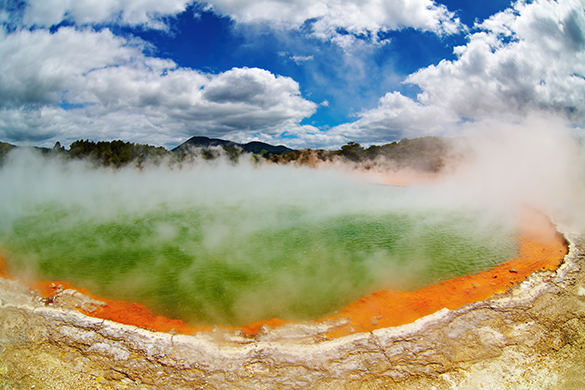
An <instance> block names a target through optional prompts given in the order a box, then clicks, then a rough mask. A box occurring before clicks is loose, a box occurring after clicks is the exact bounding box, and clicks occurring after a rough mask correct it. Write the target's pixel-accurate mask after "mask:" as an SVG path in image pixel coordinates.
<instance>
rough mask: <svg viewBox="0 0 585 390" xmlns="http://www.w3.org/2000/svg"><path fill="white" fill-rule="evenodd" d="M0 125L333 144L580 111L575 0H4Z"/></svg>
mask: <svg viewBox="0 0 585 390" xmlns="http://www.w3.org/2000/svg"><path fill="white" fill-rule="evenodd" d="M0 20H1V21H2V24H3V28H2V31H1V32H0V58H2V61H1V63H0V140H1V141H4V142H11V143H14V144H35V145H43V146H52V145H53V144H54V143H55V142H56V141H60V142H61V143H62V144H64V145H68V144H69V143H71V142H72V141H74V140H77V139H91V140H96V141H97V140H113V139H123V140H126V141H131V142H140V143H149V144H154V145H163V146H166V147H174V146H176V145H178V144H180V143H181V142H183V141H185V140H186V139H188V138H189V137H191V136H194V135H205V136H209V137H218V138H224V139H231V140H234V141H239V142H248V141H252V140H261V141H265V142H269V143H272V144H285V145H287V146H291V147H294V148H302V147H312V148H337V147H339V146H341V145H343V144H345V143H347V142H349V141H356V142H360V143H362V144H364V145H369V144H381V143H387V142H392V141H395V140H400V139H401V138H404V137H408V138H414V137H419V136H425V135H452V134H459V133H461V132H463V131H465V130H466V129H467V128H469V127H470V126H473V125H474V124H477V123H484V122H486V121H494V120H497V121H506V122H513V123H518V122H522V121H524V120H526V119H527V118H531V117H534V116H535V115H543V116H546V117H550V116H554V117H558V118H559V120H562V121H564V122H566V123H567V124H569V125H571V126H573V127H574V128H576V129H581V128H582V127H583V124H584V123H585V5H584V3H583V1H582V0H558V1H552V0H534V1H501V0H497V1H463V0H449V1H447V0H445V1H442V2H439V1H432V0H385V1H374V0H363V1H358V0H321V1H309V0H288V1H283V0H264V1H262V2H260V1H252V0H211V1H209V2H196V1H185V0H166V1H160V0H132V1H130V0H129V1H124V2H122V1H115V0H103V1H100V2H94V1H90V0H78V1H75V2H70V1H66V0H0Z"/></svg>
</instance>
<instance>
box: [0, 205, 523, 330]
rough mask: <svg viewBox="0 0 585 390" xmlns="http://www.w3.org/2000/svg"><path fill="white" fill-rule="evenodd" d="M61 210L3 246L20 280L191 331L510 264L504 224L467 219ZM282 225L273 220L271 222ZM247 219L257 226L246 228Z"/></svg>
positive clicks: (26, 224) (297, 313)
mask: <svg viewBox="0 0 585 390" xmlns="http://www.w3.org/2000/svg"><path fill="white" fill-rule="evenodd" d="M84 212H85V211H84V210H83V209H81V208H78V209H75V208H70V209H66V208H64V207H63V206H60V205H58V204H47V205H43V206H42V207H38V208H36V210H35V212H34V213H31V214H30V215H27V216H25V217H22V218H19V219H17V220H16V221H14V222H13V224H12V229H11V231H10V232H9V233H4V235H3V236H2V237H1V240H0V242H1V243H2V247H3V248H4V249H5V250H7V251H8V252H9V259H10V266H11V268H12V269H13V270H14V273H17V274H18V273H19V272H24V273H29V274H30V273H34V274H35V275H37V277H41V278H44V279H47V280H66V281H69V282H71V283H73V284H74V285H76V286H79V287H86V288H89V289H90V290H91V291H92V292H93V293H94V294H97V295H99V296H104V297H108V298H112V299H120V300H126V301H137V302H141V303H144V304H146V305H147V306H148V307H149V308H151V309H152V310H153V311H154V312H156V313H158V314H163V315H166V316H168V317H171V318H180V319H183V320H186V321H187V322H190V323H192V324H194V325H209V324H222V325H244V324H247V323H249V322H252V321H257V320H262V319H269V318H272V317H279V318H281V319H286V320H308V319H315V318H318V317H322V316H324V315H327V314H331V313H333V312H334V311H335V310H338V309H340V308H342V307H343V306H345V305H347V304H348V303H350V302H352V301H355V300H357V299H359V298H360V297H362V296H364V295H365V294H368V293H371V292H372V291H374V290H376V289H381V288H393V289H399V290H403V289H416V288H420V287H423V286H425V285H428V284H432V283H434V282H437V281H440V280H445V279H449V278H452V277H455V276H460V275H465V274H468V273H475V272H478V271H479V270H484V269H489V268H491V267H493V266H494V265H497V264H499V263H502V262H503V261H505V260H506V259H508V258H511V257H513V255H514V253H515V249H516V241H515V238H514V235H513V234H512V232H510V231H508V230H507V229H505V228H504V227H503V226H498V225H493V226H489V227H487V228H486V227H485V226H483V227H481V228H479V227H478V226H477V223H476V222H475V218H474V217H473V216H472V215H470V214H469V213H457V214H455V213H450V215H448V218H445V216H444V215H440V213H439V212H438V211H437V212H434V213H429V212H428V211H426V212H425V213H418V214H417V213H416V212H414V211H409V212H400V211H394V212H387V211H386V212H383V213H377V214H366V213H349V212H348V213H342V214H340V215H335V216H327V217H322V218H311V210H310V209H302V208H299V207H289V208H286V207H284V208H281V209H279V210H278V212H277V215H276V216H271V218H268V219H267V220H264V219H263V218H260V220H261V221H264V223H259V222H258V216H257V215H250V211H249V210H248V211H245V210H241V209H239V208H237V207H231V208H230V207H224V208H215V209H198V208H186V209H180V210H176V209H175V210H169V209H167V208H165V207H162V206H161V207H158V208H154V209H151V210H148V211H147V212H143V213H128V214H117V215H116V216H115V217H111V218H107V219H106V220H99V219H97V220H92V219H86V218H83V214H84ZM273 217H274V218H273ZM246 221H252V223H251V224H250V226H248V228H246V225H247V223H246Z"/></svg>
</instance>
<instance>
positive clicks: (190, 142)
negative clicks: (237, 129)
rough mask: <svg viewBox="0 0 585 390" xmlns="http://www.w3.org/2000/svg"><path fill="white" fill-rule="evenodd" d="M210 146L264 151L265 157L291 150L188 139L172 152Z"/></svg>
mask: <svg viewBox="0 0 585 390" xmlns="http://www.w3.org/2000/svg"><path fill="white" fill-rule="evenodd" d="M212 146H223V147H225V146H237V147H239V148H241V149H242V150H243V151H244V152H248V153H255V154H258V153H262V151H263V150H264V151H265V152H264V153H262V154H263V155H266V157H269V156H272V155H275V154H284V153H290V152H292V151H293V149H290V148H287V147H286V146H282V145H278V146H273V145H270V144H267V143H264V142H258V141H253V142H248V143H246V144H239V143H237V142H232V141H226V140H223V139H219V138H208V137H192V138H189V139H188V140H187V141H185V142H183V143H182V144H181V145H179V146H177V147H176V148H174V149H172V150H171V151H172V152H187V151H188V150H189V148H192V147H198V148H208V147H212Z"/></svg>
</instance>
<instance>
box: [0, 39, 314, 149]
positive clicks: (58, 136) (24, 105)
mask: <svg viewBox="0 0 585 390" xmlns="http://www.w3.org/2000/svg"><path fill="white" fill-rule="evenodd" d="M0 38H1V39H0V55H2V58H6V59H7V60H6V61H3V62H2V63H0V139H2V140H4V141H9V142H24V141H27V140H28V141H34V142H36V143H39V142H43V143H44V144H50V143H52V142H55V141H56V140H60V141H61V142H62V143H64V144H67V143H68V142H70V141H73V140H75V139H79V138H90V139H119V138H122V139H126V140H131V141H134V142H150V143H155V144H165V145H170V144H171V145H172V144H173V143H175V144H176V143H179V142H181V141H182V140H184V139H185V138H187V137H189V136H191V135H194V134H201V135H204V134H205V135H210V136H226V135H229V134H231V133H235V132H241V131H245V132H248V133H252V134H255V133H265V134H277V133H279V132H282V131H284V130H282V129H283V128H291V129H292V128H294V127H295V126H299V125H298V122H300V121H301V120H302V119H303V118H305V117H307V116H310V115H312V114H313V112H314V111H315V110H316V108H317V104H315V103H313V102H310V101H308V100H305V99H304V98H303V97H301V96H300V91H299V85H298V83H297V82H296V81H294V80H293V79H291V78H289V77H284V76H277V75H274V74H272V73H270V72H269V71H266V70H262V69H257V68H234V69H232V70H229V71H227V72H223V73H220V74H207V73H204V72H201V71H197V70H193V69H189V68H181V67H178V66H177V65H176V64H175V63H174V62H172V61H169V60H164V59H158V58H153V57H148V56H146V55H144V54H143V49H144V47H143V45H142V44H141V42H140V41H132V40H127V39H124V38H121V37H117V36H114V35H113V34H112V33H111V32H110V31H109V30H107V29H104V30H101V31H100V32H95V31H93V30H89V29H87V30H81V31H80V30H77V29H75V28H60V29H59V30H58V31H57V32H55V33H51V32H49V31H47V30H35V31H29V30H21V31H16V32H13V33H11V34H3V36H1V37H0Z"/></svg>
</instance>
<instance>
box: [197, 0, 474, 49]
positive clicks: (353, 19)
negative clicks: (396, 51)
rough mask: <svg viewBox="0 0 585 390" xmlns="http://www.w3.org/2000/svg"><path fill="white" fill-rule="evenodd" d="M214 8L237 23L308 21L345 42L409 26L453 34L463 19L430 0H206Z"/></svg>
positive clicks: (294, 24) (287, 25)
mask: <svg viewBox="0 0 585 390" xmlns="http://www.w3.org/2000/svg"><path fill="white" fill-rule="evenodd" d="M207 3H208V4H209V5H210V7H211V9H213V10H214V11H215V12H217V13H219V14H223V15H227V16H229V17H230V18H232V19H234V20H235V21H236V22H237V23H243V24H256V23H269V24H270V25H272V26H274V27H276V28H283V29H299V28H301V27H303V26H304V25H305V24H308V25H309V26H310V31H311V34H312V35H313V36H315V37H317V38H320V39H323V40H332V41H334V42H336V43H337V44H339V45H340V46H342V47H346V46H349V45H350V43H351V42H353V41H354V40H355V37H356V36H360V37H369V38H370V39H371V40H373V41H374V42H376V41H377V40H378V37H377V34H378V33H379V32H384V31H389V30H399V29H402V28H414V29H417V30H421V31H430V32H433V33H436V34H439V35H444V34H454V33H457V32H459V31H460V30H461V29H462V25H461V23H460V21H459V19H458V18H456V17H455V15H454V13H452V12H450V11H449V10H448V9H447V7H445V6H444V5H442V4H437V3H436V2H434V1H432V0H388V1H383V2H382V1H376V0H366V1H359V0H325V1H318V2H315V1H311V0H293V1H290V0H287V1H284V0H266V1H261V2H260V1H247V0H208V1H207Z"/></svg>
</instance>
